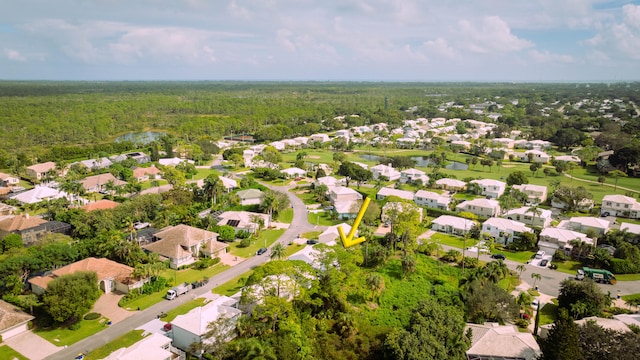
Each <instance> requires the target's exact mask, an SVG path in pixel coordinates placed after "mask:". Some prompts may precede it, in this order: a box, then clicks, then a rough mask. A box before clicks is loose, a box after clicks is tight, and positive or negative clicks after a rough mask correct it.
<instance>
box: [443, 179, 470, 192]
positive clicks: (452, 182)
mask: <svg viewBox="0 0 640 360" xmlns="http://www.w3.org/2000/svg"><path fill="white" fill-rule="evenodd" d="M435 184H436V188H438V189H444V190H453V191H462V190H464V188H466V187H467V183H466V182H464V181H460V180H456V179H451V178H442V179H438V180H436V182H435Z"/></svg>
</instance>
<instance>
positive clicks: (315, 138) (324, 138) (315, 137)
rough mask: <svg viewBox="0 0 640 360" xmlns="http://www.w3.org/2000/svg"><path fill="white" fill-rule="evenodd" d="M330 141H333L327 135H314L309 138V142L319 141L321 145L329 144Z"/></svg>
mask: <svg viewBox="0 0 640 360" xmlns="http://www.w3.org/2000/svg"><path fill="white" fill-rule="evenodd" d="M330 140H331V139H329V135H327V134H313V135H311V136H309V141H311V142H316V141H319V142H321V143H325V142H329V141H330Z"/></svg>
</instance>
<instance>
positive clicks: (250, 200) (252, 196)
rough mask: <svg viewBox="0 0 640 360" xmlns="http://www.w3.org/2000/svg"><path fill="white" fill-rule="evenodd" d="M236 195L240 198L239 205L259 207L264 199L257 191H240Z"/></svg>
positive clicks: (262, 194) (260, 192) (261, 193)
mask: <svg viewBox="0 0 640 360" xmlns="http://www.w3.org/2000/svg"><path fill="white" fill-rule="evenodd" d="M236 195H238V197H239V198H240V205H260V204H261V203H262V200H263V199H264V193H263V192H262V191H260V190H258V189H246V190H240V191H238V192H237V193H236Z"/></svg>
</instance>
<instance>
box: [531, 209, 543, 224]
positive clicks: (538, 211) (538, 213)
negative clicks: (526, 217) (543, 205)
mask: <svg viewBox="0 0 640 360" xmlns="http://www.w3.org/2000/svg"><path fill="white" fill-rule="evenodd" d="M529 211H530V212H531V213H532V214H533V220H532V221H531V226H536V217H537V216H540V214H542V210H540V209H539V208H538V206H537V205H534V206H531V207H530V208H529Z"/></svg>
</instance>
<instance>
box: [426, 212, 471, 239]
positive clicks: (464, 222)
mask: <svg viewBox="0 0 640 360" xmlns="http://www.w3.org/2000/svg"><path fill="white" fill-rule="evenodd" d="M473 225H474V222H473V221H471V220H469V219H465V218H461V217H457V216H451V215H440V216H438V217H437V218H435V219H433V220H432V221H431V229H432V230H435V231H440V232H443V233H445V234H452V235H460V236H464V235H465V234H466V233H467V232H468V231H469V230H471V228H472V227H473Z"/></svg>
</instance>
